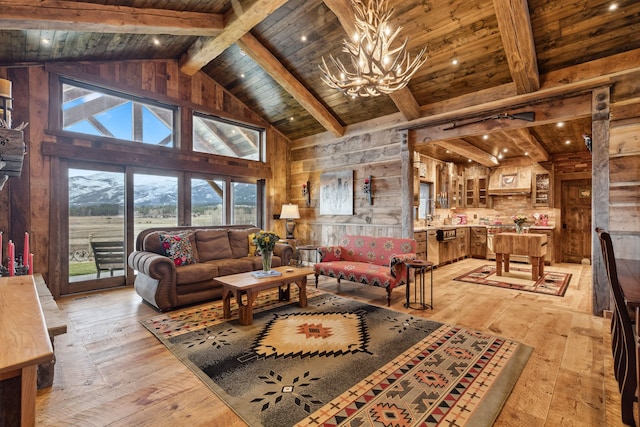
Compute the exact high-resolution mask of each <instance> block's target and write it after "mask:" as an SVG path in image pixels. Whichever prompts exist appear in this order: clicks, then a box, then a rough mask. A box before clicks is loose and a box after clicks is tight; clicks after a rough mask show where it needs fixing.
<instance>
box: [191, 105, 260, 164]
mask: <svg viewBox="0 0 640 427" xmlns="http://www.w3.org/2000/svg"><path fill="white" fill-rule="evenodd" d="M263 133H264V131H263V130H262V129H258V128H254V127H251V126H248V125H245V124H241V123H236V122H231V121H228V120H222V119H220V118H217V117H212V116H205V115H203V114H194V115H193V151H197V152H199V153H209V154H218V155H221V156H229V157H237V158H240V159H246V160H258V161H260V160H263V156H262V139H263V137H262V136H263Z"/></svg>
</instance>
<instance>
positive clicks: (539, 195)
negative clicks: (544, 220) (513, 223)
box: [531, 172, 553, 206]
mask: <svg viewBox="0 0 640 427" xmlns="http://www.w3.org/2000/svg"><path fill="white" fill-rule="evenodd" d="M552 187H553V186H552V185H551V174H550V173H549V172H544V173H534V174H533V191H532V193H531V197H532V202H533V206H552V198H551V188H552Z"/></svg>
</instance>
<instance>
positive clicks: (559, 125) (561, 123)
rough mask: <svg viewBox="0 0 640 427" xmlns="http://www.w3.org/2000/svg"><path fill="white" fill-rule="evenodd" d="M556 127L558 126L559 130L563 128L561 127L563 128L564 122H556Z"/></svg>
mask: <svg viewBox="0 0 640 427" xmlns="http://www.w3.org/2000/svg"><path fill="white" fill-rule="evenodd" d="M556 126H558V127H559V128H561V127H563V126H564V122H558V124H557V125H556Z"/></svg>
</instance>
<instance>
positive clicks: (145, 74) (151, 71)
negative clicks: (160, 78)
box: [140, 62, 164, 93]
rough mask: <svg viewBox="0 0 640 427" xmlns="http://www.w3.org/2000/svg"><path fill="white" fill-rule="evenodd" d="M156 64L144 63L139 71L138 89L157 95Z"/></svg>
mask: <svg viewBox="0 0 640 427" xmlns="http://www.w3.org/2000/svg"><path fill="white" fill-rule="evenodd" d="M156 71H157V70H156V64H154V63H152V62H145V63H143V64H142V67H141V70H140V88H141V89H142V90H146V91H149V92H153V93H157V92H158V91H157V87H156V84H155V83H156V76H157V74H156ZM160 93H164V92H160Z"/></svg>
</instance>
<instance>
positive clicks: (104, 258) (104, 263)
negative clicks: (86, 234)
mask: <svg viewBox="0 0 640 427" xmlns="http://www.w3.org/2000/svg"><path fill="white" fill-rule="evenodd" d="M91 250H92V251H93V258H94V260H95V262H96V269H97V270H98V274H97V277H98V279H99V278H100V272H101V271H108V272H110V273H111V276H113V272H114V271H115V270H124V266H125V259H124V242H123V241H119V242H94V241H91Z"/></svg>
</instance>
